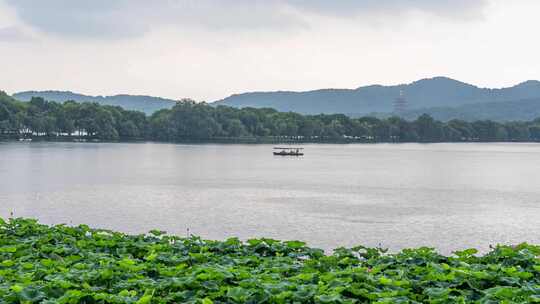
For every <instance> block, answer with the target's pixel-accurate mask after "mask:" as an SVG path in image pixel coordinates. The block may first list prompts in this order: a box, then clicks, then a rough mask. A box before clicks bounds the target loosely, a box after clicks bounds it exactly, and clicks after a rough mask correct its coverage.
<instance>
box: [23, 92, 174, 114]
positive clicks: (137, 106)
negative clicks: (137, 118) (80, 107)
mask: <svg viewBox="0 0 540 304" xmlns="http://www.w3.org/2000/svg"><path fill="white" fill-rule="evenodd" d="M12 96H13V98H15V99H18V100H20V101H29V100H30V99H31V98H32V97H42V98H44V99H46V100H51V101H57V102H64V101H67V100H74V101H77V102H85V101H88V102H97V103H99V104H104V105H112V106H120V107H122V108H124V109H127V110H135V111H141V112H145V113H146V114H152V113H154V112H155V111H158V110H161V109H168V108H172V107H173V106H174V104H175V101H174V100H171V99H165V98H160V97H152V96H145V95H114V96H89V95H83V94H77V93H73V92H69V91H26V92H20V93H15V94H13V95H12Z"/></svg>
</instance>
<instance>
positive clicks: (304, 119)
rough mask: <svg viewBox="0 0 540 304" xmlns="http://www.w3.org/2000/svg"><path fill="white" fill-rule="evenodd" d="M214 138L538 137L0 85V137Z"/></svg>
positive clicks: (469, 126) (535, 130)
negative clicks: (128, 103) (28, 91)
mask: <svg viewBox="0 0 540 304" xmlns="http://www.w3.org/2000/svg"><path fill="white" fill-rule="evenodd" d="M1 139H3V140H20V139H33V140H48V141H55V140H60V141H156V142H201V143H204V142H217V143H288V142H290V143H303V142H305V143H355V142H358V143H405V142H419V143H432V142H540V118H538V119H536V120H533V121H528V122H519V121H514V122H504V123H501V122H495V121H489V120H483V121H474V122H467V121H462V120H451V121H448V122H440V121H436V120H434V119H433V118H432V117H430V116H429V115H427V114H424V115H421V116H419V117H418V118H417V119H416V120H414V121H407V120H404V119H402V118H399V117H390V118H387V119H378V118H375V117H359V118H351V117H348V116H346V115H343V114H320V115H301V114H298V113H293V112H278V111H276V110H274V109H269V108H263V109H255V108H242V109H237V108H232V107H227V106H217V107H216V106H212V105H209V104H206V103H196V102H194V101H192V100H181V101H178V102H177V104H176V105H175V106H174V107H173V108H172V109H163V110H159V111H157V112H155V113H153V114H152V115H150V116H147V115H146V114H144V113H143V112H137V111H128V110H124V109H122V108H121V107H117V106H107V105H99V104H97V103H86V102H84V103H76V102H74V101H66V102H64V103H57V102H49V101H46V100H44V99H43V98H36V97H34V98H32V99H31V100H30V101H29V102H20V101H17V100H15V99H13V98H12V97H10V96H9V95H7V94H6V93H4V92H1V91H0V140H1Z"/></svg>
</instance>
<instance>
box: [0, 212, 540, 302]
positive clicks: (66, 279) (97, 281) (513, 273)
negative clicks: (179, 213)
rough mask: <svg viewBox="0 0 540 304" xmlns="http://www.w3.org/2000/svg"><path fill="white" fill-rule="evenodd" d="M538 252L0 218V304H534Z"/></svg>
mask: <svg viewBox="0 0 540 304" xmlns="http://www.w3.org/2000/svg"><path fill="white" fill-rule="evenodd" d="M538 302H540V246H533V245H528V244H520V245H517V246H496V247H493V248H492V250H491V251H490V252H488V253H486V254H484V255H479V254H478V253H477V251H476V250H474V249H467V250H464V251H458V252H455V253H454V254H453V255H451V256H444V255H440V254H438V253H437V252H436V251H435V250H433V249H430V248H425V247H423V248H416V249H404V250H402V251H400V252H397V253H388V252H386V250H384V249H380V248H366V247H362V246H358V247H354V248H338V249H335V250H334V252H333V253H332V254H325V253H324V252H323V251H322V250H320V249H314V248H310V247H307V246H306V245H305V243H303V242H299V241H277V240H272V239H264V238H263V239H253V240H248V241H245V242H242V241H239V240H238V239H236V238H231V239H228V240H224V241H209V240H203V239H201V238H198V237H195V236H189V237H184V238H182V237H176V236H171V235H167V234H165V233H164V232H161V231H155V230H154V231H150V232H149V233H148V234H144V235H127V234H123V233H119V232H114V231H109V230H101V229H91V228H90V227H88V226H86V225H80V226H74V227H71V226H66V225H56V226H47V225H42V224H39V223H38V222H37V221H36V220H32V219H24V218H17V219H7V220H3V219H1V218H0V303H135V304H150V303H200V304H212V303H538Z"/></svg>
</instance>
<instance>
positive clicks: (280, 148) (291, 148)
mask: <svg viewBox="0 0 540 304" xmlns="http://www.w3.org/2000/svg"><path fill="white" fill-rule="evenodd" d="M274 149H276V150H304V148H294V147H289V148H284V147H274Z"/></svg>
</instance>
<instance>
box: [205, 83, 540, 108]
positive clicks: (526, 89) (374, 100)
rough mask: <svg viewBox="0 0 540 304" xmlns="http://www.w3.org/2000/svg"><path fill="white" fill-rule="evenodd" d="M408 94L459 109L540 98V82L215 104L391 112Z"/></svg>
mask: <svg viewBox="0 0 540 304" xmlns="http://www.w3.org/2000/svg"><path fill="white" fill-rule="evenodd" d="M400 92H404V93H405V98H406V99H407V100H408V105H409V107H410V109H421V108H430V107H444V106H459V105H463V104H469V103H483V102H496V101H506V100H519V99H528V98H536V97H540V81H537V80H528V81H524V82H521V83H519V84H516V85H514V86H510V87H504V88H480V87H478V86H475V85H472V84H468V83H465V82H462V81H458V80H455V79H452V78H448V77H444V76H437V77H433V78H423V79H420V80H416V81H413V82H411V83H408V84H397V85H387V86H385V85H368V86H360V87H357V88H356V89H337V88H332V89H318V90H310V91H266V92H247V93H240V94H233V95H231V96H229V97H226V98H223V99H221V100H217V101H215V102H214V104H215V105H229V106H234V107H246V106H251V107H272V108H276V109H277V110H280V111H293V112H299V113H303V114H319V113H326V114H330V113H355V114H369V113H373V112H391V111H392V110H393V108H392V105H393V102H394V100H395V98H397V97H398V96H399V94H400Z"/></svg>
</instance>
